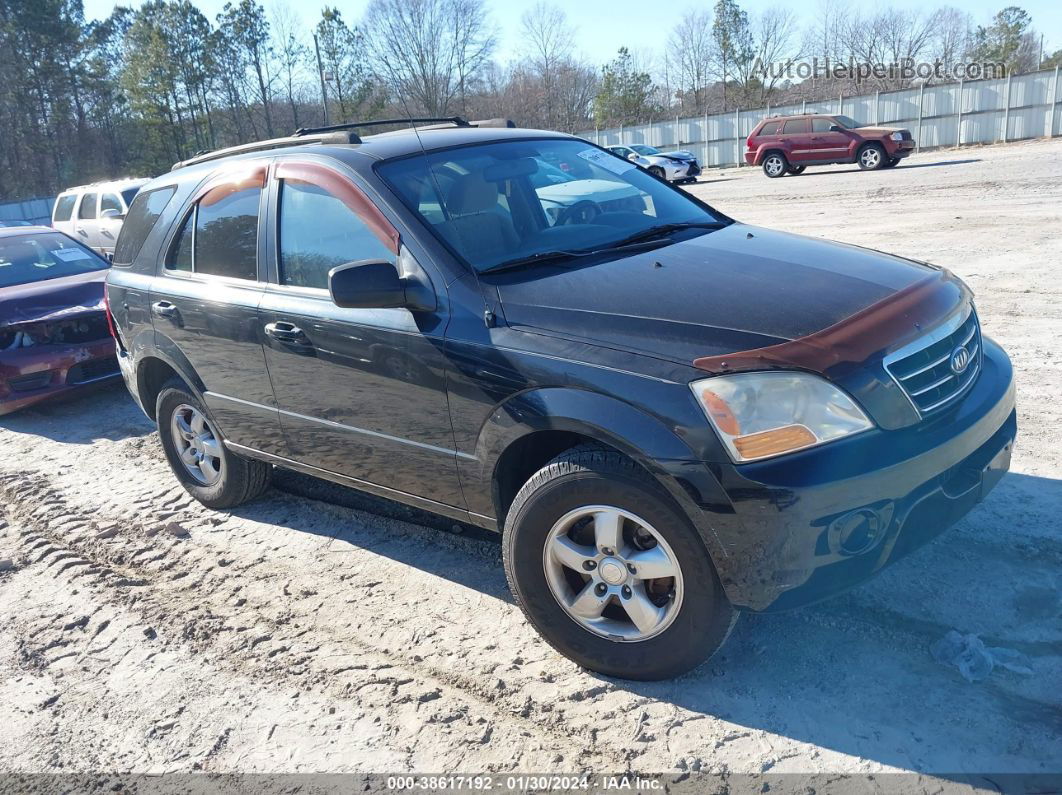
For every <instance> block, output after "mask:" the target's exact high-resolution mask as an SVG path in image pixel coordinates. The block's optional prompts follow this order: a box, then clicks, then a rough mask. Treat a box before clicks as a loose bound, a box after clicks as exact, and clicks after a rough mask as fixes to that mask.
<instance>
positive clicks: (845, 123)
mask: <svg viewBox="0 0 1062 795" xmlns="http://www.w3.org/2000/svg"><path fill="white" fill-rule="evenodd" d="M914 147H915V142H914V139H913V138H912V137H911V131H910V130H904V129H901V128H897V127H868V126H866V125H863V124H860V123H859V122H857V121H856V120H855V119H850V118H848V117H847V116H821V115H806V116H781V117H778V116H776V117H774V118H771V119H764V120H763V121H761V122H760V123H759V124H758V125H756V129H754V130H753V131H752V134H751V135H749V138H748V150H747V151H746V152H745V162H746V163H748V164H749V165H750V166H763V173H764V174H766V175H767V176H768V177H771V178H774V177H781V176H783V175H784V174H801V173H803V171H804V169H805V168H807V167H808V166H824V165H828V164H831V163H858V164H859V167H860V168H862V169H865V170H873V169H876V168H892V167H893V166H895V165H896V164H897V163H899V162H900V160H902V159H903V158H905V157H907V155H909V154H911V152H912V151H914Z"/></svg>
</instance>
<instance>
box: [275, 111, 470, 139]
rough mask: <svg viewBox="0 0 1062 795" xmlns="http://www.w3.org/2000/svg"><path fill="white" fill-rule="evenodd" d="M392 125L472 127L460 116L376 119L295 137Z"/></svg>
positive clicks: (313, 129)
mask: <svg viewBox="0 0 1062 795" xmlns="http://www.w3.org/2000/svg"><path fill="white" fill-rule="evenodd" d="M391 124H405V125H415V124H443V125H450V124H452V125H453V126H455V127H471V126H472V125H471V124H469V122H468V121H466V120H465V119H462V118H461V117H460V116H437V117H434V118H430V117H429V118H417V119H375V120H373V121H348V122H344V123H343V124H331V125H329V126H327V127H302V128H300V129H298V130H296V131H295V135H297V136H303V135H314V134H316V133H326V132H336V131H338V130H355V129H358V128H360V127H386V126H388V125H391Z"/></svg>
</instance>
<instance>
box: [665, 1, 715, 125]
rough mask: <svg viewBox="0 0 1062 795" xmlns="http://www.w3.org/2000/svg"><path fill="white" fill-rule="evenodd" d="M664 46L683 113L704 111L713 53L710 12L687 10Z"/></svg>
mask: <svg viewBox="0 0 1062 795" xmlns="http://www.w3.org/2000/svg"><path fill="white" fill-rule="evenodd" d="M667 47H668V60H669V66H670V67H672V68H669V70H668V71H669V73H671V72H672V71H673V74H674V81H675V86H674V88H675V94H676V95H677V97H678V100H679V107H680V108H681V109H682V111H683V112H684V113H696V114H701V113H706V112H707V111H708V97H709V88H710V84H711V82H712V75H713V72H714V60H713V53H714V52H715V50H714V41H713V39H712V14H711V12H710V11H687V12H686V13H685V14H684V15H683V16H682V19H680V20H679V21H678V23H677V24H676V25H675V27H674V29H673V30H672V31H671V36H670V38H669V39H668V45H667ZM668 77H671V74H669V75H668Z"/></svg>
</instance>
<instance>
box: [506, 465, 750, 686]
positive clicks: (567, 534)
mask: <svg viewBox="0 0 1062 795" xmlns="http://www.w3.org/2000/svg"><path fill="white" fill-rule="evenodd" d="M503 554H504V559H505V572H506V576H507V577H508V579H509V585H510V587H511V588H512V590H513V593H514V594H516V597H517V599H518V601H519V603H520V607H521V609H522V610H523V611H524V613H525V615H526V616H527V618H528V620H529V621H530V622H531V623H532V624H533V625H534V626H535V628H536V629H537V630H538V631H539V632H540V633H541V634H542V636H543V637H544V638H545V639H546V641H547V642H548V643H549V644H550V645H552V646H553V647H554V648H555V649H557V650H558V651H560V652H561V653H562V654H564V655H565V656H567V657H569V658H571V659H572V660H574V661H575V662H577V663H579V664H580V665H582V666H585V667H586V668H589V669H591V670H594V671H598V672H600V673H602V674H606V675H609V676H618V677H622V678H625V679H641V680H648V679H663V678H666V677H671V676H677V675H679V674H681V673H684V672H686V671H689V670H690V669H692V668H695V667H696V666H698V665H699V664H701V663H702V662H704V661H705V660H706V659H707V658H708V657H710V656H711V655H712V654H713V653H714V652H715V651H716V649H718V648H719V647H720V646H721V645H722V644H723V642H724V641H725V640H726V637H727V635H728V633H729V631H730V629H731V627H732V626H733V624H734V622H735V620H736V617H737V613H736V611H735V610H734V609H733V607H731V605H730V603H729V602H728V601H727V599H726V596H725V595H724V593H723V590H722V587H721V586H720V584H719V578H718V577H717V576H716V573H715V568H714V567H713V566H712V562H711V559H710V558H709V556H708V552H707V550H706V549H705V547H704V544H703V542H702V541H701V538H700V536H699V535H698V534H697V531H696V530H695V529H694V528H693V527H692V526H691V525H690V523H689V521H688V520H687V518H686V517H685V516H684V515H683V514H682V512H681V511H680V510H679V509H678V508H677V507H676V506H675V505H674V503H673V502H672V500H671V498H670V497H669V495H668V494H667V493H666V492H664V491H663V489H661V488H660V486H659V485H658V484H657V483H656V482H655V481H654V480H652V478H650V477H649V476H648V474H646V473H645V472H644V471H643V470H642V469H641V468H640V467H638V466H637V465H636V464H635V463H634V462H633V461H631V460H630V459H629V458H626V457H625V456H623V455H621V454H620V453H617V452H613V451H609V450H603V449H599V448H594V447H578V448H575V449H574V450H570V451H568V452H566V453H563V454H561V455H560V456H558V457H557V458H555V459H554V460H553V461H551V462H550V463H549V464H547V465H546V466H545V467H543V468H542V469H541V470H539V471H538V472H537V473H536V474H535V475H534V476H533V477H532V478H531V479H530V480H529V481H528V482H527V483H526V484H525V485H524V486H523V488H522V489H520V492H519V493H518V494H517V495H516V499H515V500H514V501H513V505H512V507H511V509H510V511H509V514H508V517H507V518H506V522H505V540H504V544H503Z"/></svg>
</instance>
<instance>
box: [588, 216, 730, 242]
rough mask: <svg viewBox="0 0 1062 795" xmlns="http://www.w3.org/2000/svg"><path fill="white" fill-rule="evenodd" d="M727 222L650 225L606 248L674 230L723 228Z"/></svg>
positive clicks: (667, 233) (662, 234)
mask: <svg viewBox="0 0 1062 795" xmlns="http://www.w3.org/2000/svg"><path fill="white" fill-rule="evenodd" d="M724 226H726V224H724V223H721V222H719V221H683V222H677V223H670V224H657V225H656V226H650V227H649V228H648V229H643V230H641V231H640V232H635V233H634V234H633V235H628V236H627V237H624V238H621V239H619V240H617V241H616V242H615V243H610V244H609V245H608V246H606V248H623V247H624V246H629V245H631V244H632V243H641V242H645V241H649V240H653V239H654V238H658V237H664V236H665V235H669V234H671V233H672V232H678V231H681V230H683V229H722V228H723V227H724Z"/></svg>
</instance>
